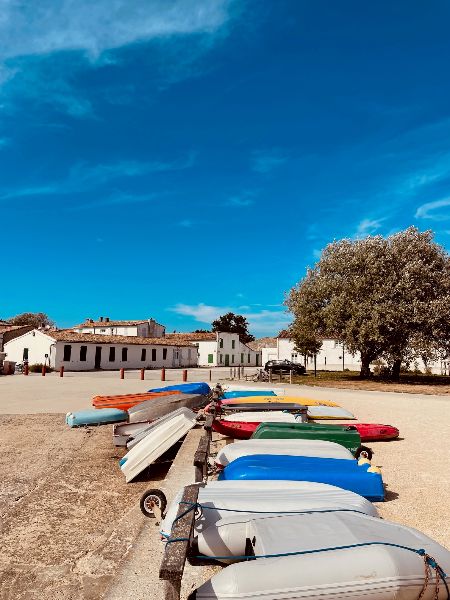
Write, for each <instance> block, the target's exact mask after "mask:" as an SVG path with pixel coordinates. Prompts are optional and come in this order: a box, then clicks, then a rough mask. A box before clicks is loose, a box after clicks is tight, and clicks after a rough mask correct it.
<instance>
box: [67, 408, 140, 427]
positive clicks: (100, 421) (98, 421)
mask: <svg viewBox="0 0 450 600" xmlns="http://www.w3.org/2000/svg"><path fill="white" fill-rule="evenodd" d="M127 418H128V414H127V413H126V412H125V411H124V410H119V409H117V408H102V409H95V408H88V409H87V410H79V411H77V412H68V413H67V414H66V423H67V425H68V426H69V427H82V426H83V425H105V424H106V423H117V422H119V421H126V420H127Z"/></svg>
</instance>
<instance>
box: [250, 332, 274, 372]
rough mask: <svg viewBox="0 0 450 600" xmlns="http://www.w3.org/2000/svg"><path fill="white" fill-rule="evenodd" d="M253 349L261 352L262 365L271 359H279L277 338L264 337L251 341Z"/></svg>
mask: <svg viewBox="0 0 450 600" xmlns="http://www.w3.org/2000/svg"><path fill="white" fill-rule="evenodd" d="M248 345H249V346H250V348H251V349H252V350H255V351H256V352H260V353H261V365H262V366H264V365H265V364H266V362H268V361H269V360H277V359H278V348H277V338H274V337H264V338H259V339H257V340H254V341H253V342H249V344H248Z"/></svg>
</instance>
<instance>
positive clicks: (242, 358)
mask: <svg viewBox="0 0 450 600" xmlns="http://www.w3.org/2000/svg"><path fill="white" fill-rule="evenodd" d="M243 362H244V353H242V354H241V363H243Z"/></svg>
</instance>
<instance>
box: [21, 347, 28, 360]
mask: <svg viewBox="0 0 450 600" xmlns="http://www.w3.org/2000/svg"><path fill="white" fill-rule="evenodd" d="M22 360H28V348H24V349H23V355H22Z"/></svg>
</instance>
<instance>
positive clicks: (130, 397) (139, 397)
mask: <svg viewBox="0 0 450 600" xmlns="http://www.w3.org/2000/svg"><path fill="white" fill-rule="evenodd" d="M173 394H179V392H178V391H176V390H175V391H173V392H172V391H170V392H144V393H142V394H119V395H116V396H94V397H93V398H92V406H94V407H95V408H118V409H120V410H128V409H129V408H132V407H133V406H136V404H140V403H141V402H145V401H146V400H152V398H161V396H172V395H173Z"/></svg>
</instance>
